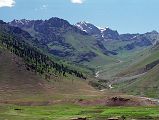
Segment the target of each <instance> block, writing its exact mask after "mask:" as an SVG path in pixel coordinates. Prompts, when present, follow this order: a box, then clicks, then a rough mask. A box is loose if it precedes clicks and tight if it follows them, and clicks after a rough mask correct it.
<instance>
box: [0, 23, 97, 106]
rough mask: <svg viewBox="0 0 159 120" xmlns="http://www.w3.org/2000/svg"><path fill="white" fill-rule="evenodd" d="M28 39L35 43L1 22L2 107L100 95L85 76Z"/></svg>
mask: <svg viewBox="0 0 159 120" xmlns="http://www.w3.org/2000/svg"><path fill="white" fill-rule="evenodd" d="M26 36H27V37H26ZM25 37H26V38H25ZM28 39H31V40H33V38H32V37H31V36H30V35H29V34H28V33H27V32H25V31H23V30H21V29H19V28H16V27H11V26H8V24H6V23H4V22H3V21H0V103H12V102H13V103H22V104H27V105H30V104H41V102H42V104H45V103H47V102H48V101H49V100H51V101H52V100H57V99H58V98H65V97H66V96H67V95H68V94H69V95H70V97H72V96H74V97H80V96H89V95H90V96H91V95H95V96H96V95H98V92H97V91H96V90H94V89H93V88H92V87H91V86H89V85H88V82H87V81H86V80H84V79H85V78H84V79H81V76H82V73H81V72H78V71H77V70H76V69H72V68H69V67H66V66H64V65H63V64H62V63H56V62H54V61H53V59H52V58H49V57H47V55H45V54H44V53H42V52H41V51H40V50H38V49H37V48H36V47H34V46H32V45H31V44H30V43H28V42H27V41H28ZM64 69H65V70H66V69H67V70H66V71H67V72H64V71H65V70H64ZM75 76H76V77H75ZM83 77H84V76H83ZM71 95H72V96H71ZM34 101H36V103H34ZM38 101H39V102H40V103H38Z"/></svg>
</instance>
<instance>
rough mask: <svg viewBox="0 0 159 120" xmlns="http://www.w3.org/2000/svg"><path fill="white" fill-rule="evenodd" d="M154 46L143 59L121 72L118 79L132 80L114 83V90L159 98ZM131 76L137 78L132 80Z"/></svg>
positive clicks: (158, 55)
mask: <svg viewBox="0 0 159 120" xmlns="http://www.w3.org/2000/svg"><path fill="white" fill-rule="evenodd" d="M158 48H159V47H158V45H156V46H154V47H153V48H152V49H150V50H149V51H148V52H146V53H145V56H144V55H143V56H141V57H143V59H141V60H140V61H139V62H137V63H136V64H134V65H133V66H130V67H129V68H128V69H127V70H125V71H123V72H121V74H120V77H122V76H123V75H124V76H129V77H128V78H132V79H129V80H124V81H123V82H119V83H117V84H116V83H115V85H116V88H117V89H118V90H121V91H123V92H126V93H129V94H135V95H141V96H147V97H153V98H159V89H158V86H159V74H158V72H159V49H158ZM133 76H138V77H136V78H134V77H133Z"/></svg>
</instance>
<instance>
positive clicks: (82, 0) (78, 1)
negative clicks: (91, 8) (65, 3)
mask: <svg viewBox="0 0 159 120" xmlns="http://www.w3.org/2000/svg"><path fill="white" fill-rule="evenodd" d="M84 1H85V0H71V2H72V3H75V4H82V3H83V2H84Z"/></svg>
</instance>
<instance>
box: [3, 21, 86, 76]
mask: <svg viewBox="0 0 159 120" xmlns="http://www.w3.org/2000/svg"><path fill="white" fill-rule="evenodd" d="M0 30H1V32H0V40H1V41H0V42H1V45H2V46H4V47H6V48H7V49H8V50H10V51H11V52H12V53H14V54H16V55H17V56H19V57H21V58H23V59H24V60H25V62H26V67H27V69H28V70H33V71H35V72H37V73H39V74H44V75H45V76H48V75H49V76H50V75H51V74H56V73H59V74H62V75H64V76H65V75H66V74H70V75H75V76H77V77H83V78H84V76H83V75H82V73H80V72H78V71H76V70H73V69H71V68H69V67H67V66H65V65H64V64H62V63H58V62H57V61H54V59H53V58H52V57H50V56H48V55H47V54H45V53H44V52H42V50H41V49H39V48H37V47H36V46H34V44H32V43H31V42H34V41H35V39H34V38H33V37H31V35H30V34H29V33H27V32H26V31H23V30H21V29H20V28H18V27H12V26H9V25H8V24H6V23H4V22H3V23H2V24H1V23H0Z"/></svg>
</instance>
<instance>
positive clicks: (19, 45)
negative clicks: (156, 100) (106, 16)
mask: <svg viewBox="0 0 159 120" xmlns="http://www.w3.org/2000/svg"><path fill="white" fill-rule="evenodd" d="M0 42H1V44H0V48H1V51H2V52H1V53H2V55H3V56H4V58H11V57H8V56H10V55H11V54H14V55H15V56H16V57H15V58H17V59H18V60H19V59H22V60H23V62H20V63H22V64H23V65H22V66H23V67H24V68H23V70H22V71H25V72H31V73H35V74H38V75H40V76H41V77H42V78H45V79H46V80H49V79H51V78H52V77H53V78H56V77H60V78H61V79H66V78H67V79H72V78H73V79H80V80H81V79H82V80H86V81H87V82H88V84H89V85H92V86H93V87H95V88H97V89H112V88H113V87H110V86H111V85H114V86H115V88H116V90H119V91H122V92H127V93H131V94H135V95H136V94H137V95H138V94H140V95H141V93H142V94H143V95H145V96H150V97H158V95H157V94H156V93H158V92H156V93H155V92H154V90H157V91H158V89H157V88H156V86H155V85H154V84H150V83H152V82H150V81H149V78H150V77H152V76H151V75H152V74H153V76H155V77H154V78H153V79H152V81H157V77H156V76H157V72H156V71H158V67H157V66H158V63H159V62H158V58H157V56H158V43H159V33H158V32H157V31H152V32H147V33H144V34H139V33H136V34H130V33H127V34H119V33H118V31H117V30H112V29H110V28H108V27H105V28H101V27H97V26H95V25H93V24H91V23H88V22H78V23H76V24H75V25H71V24H70V23H69V22H68V21H66V20H64V19H60V18H57V17H53V18H50V19H48V20H25V19H22V20H13V21H11V22H9V23H5V22H3V21H0ZM3 50H5V51H7V52H5V53H3ZM1 61H4V60H3V59H2V60H1ZM145 61H147V62H145ZM8 62H9V63H10V62H11V61H8ZM17 64H19V63H18V61H17ZM1 66H3V67H4V65H3V64H2V65H1ZM20 66H21V65H20ZM8 67H10V65H8ZM14 69H16V71H17V69H18V68H17V66H14ZM9 70H10V69H9ZM9 73H10V72H9ZM5 74H6V73H5ZM5 74H4V75H5ZM11 74H12V73H11ZM22 74H24V73H22ZM142 74H144V76H142ZM24 75H26V74H24ZM94 75H95V76H94ZM33 76H34V75H33ZM35 76H36V75H35ZM35 76H34V77H35ZM134 76H135V78H134ZM136 76H140V77H141V78H138V77H137V78H136ZM127 77H128V78H129V79H128V80H127ZM19 78H21V76H20V77H17V78H15V79H18V80H19ZM130 78H132V79H130ZM5 79H7V80H8V79H9V78H5ZM30 79H31V78H30ZM35 79H38V78H37V77H35ZM123 79H124V80H123ZM125 79H126V80H125ZM143 79H144V80H143ZM117 80H118V81H117ZM9 81H11V79H9ZM120 81H121V82H120ZM123 81H124V83H123ZM138 81H139V82H138ZM140 81H141V82H140ZM145 82H147V83H148V82H150V83H149V85H150V86H149V85H147V84H146V85H147V86H148V87H151V89H150V90H151V91H153V95H152V94H149V90H146V91H143V90H145V89H142V90H141V89H140V88H138V89H137V90H136V91H133V89H134V88H135V87H136V86H138V85H141V84H143V85H144V87H146V85H145ZM154 83H156V84H157V85H158V82H154ZM29 84H30V83H29ZM69 84H70V82H69ZM128 84H129V85H128ZM142 87H143V86H142ZM129 88H130V89H129ZM141 91H142V92H141Z"/></svg>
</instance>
